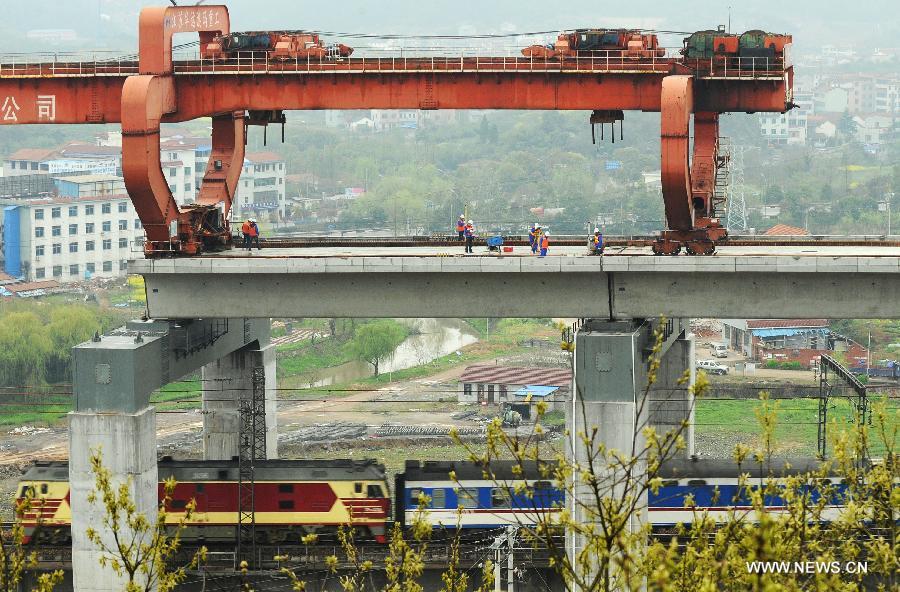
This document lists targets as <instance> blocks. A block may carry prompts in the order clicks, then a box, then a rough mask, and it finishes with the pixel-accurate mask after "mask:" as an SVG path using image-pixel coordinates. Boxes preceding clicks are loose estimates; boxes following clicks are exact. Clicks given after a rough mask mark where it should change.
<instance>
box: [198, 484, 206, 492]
mask: <svg viewBox="0 0 900 592" xmlns="http://www.w3.org/2000/svg"><path fill="white" fill-rule="evenodd" d="M196 488H197V493H203V492H204V490H205V489H206V485H205V484H204V483H197V485H196Z"/></svg>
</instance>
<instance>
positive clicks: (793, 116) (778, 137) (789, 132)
mask: <svg viewBox="0 0 900 592" xmlns="http://www.w3.org/2000/svg"><path fill="white" fill-rule="evenodd" d="M794 103H795V104H796V105H797V106H796V107H795V108H794V109H791V110H790V111H788V112H787V113H762V114H760V116H759V126H760V130H761V132H762V135H763V137H764V138H766V139H767V140H768V141H769V142H770V143H772V144H789V145H800V146H804V145H806V143H807V135H808V126H809V121H808V118H809V116H810V115H812V114H813V111H814V109H813V105H814V102H813V95H812V93H806V92H797V93H795V95H794Z"/></svg>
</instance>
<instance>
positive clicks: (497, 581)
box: [491, 526, 517, 592]
mask: <svg viewBox="0 0 900 592" xmlns="http://www.w3.org/2000/svg"><path fill="white" fill-rule="evenodd" d="M516 530H517V528H516V527H515V526H507V527H506V533H505V534H502V535H500V536H498V537H497V538H495V539H494V544H493V545H491V546H492V547H493V549H494V592H504V590H503V582H502V579H503V577H502V576H503V568H502V567H501V566H502V565H503V563H504V561H503V552H504V551H505V552H506V562H505V563H506V592H515V567H514V563H515V560H514V559H515V558H514V557H513V551H514V549H515V540H516Z"/></svg>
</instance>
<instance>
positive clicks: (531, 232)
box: [528, 224, 535, 253]
mask: <svg viewBox="0 0 900 592" xmlns="http://www.w3.org/2000/svg"><path fill="white" fill-rule="evenodd" d="M534 226H535V225H534V224H532V225H531V230H529V231H528V246H529V247H531V252H532V253H534Z"/></svg>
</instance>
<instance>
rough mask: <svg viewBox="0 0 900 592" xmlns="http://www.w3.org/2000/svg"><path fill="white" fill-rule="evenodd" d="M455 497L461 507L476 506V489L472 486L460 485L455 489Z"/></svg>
mask: <svg viewBox="0 0 900 592" xmlns="http://www.w3.org/2000/svg"><path fill="white" fill-rule="evenodd" d="M456 499H457V503H458V504H459V507H461V508H477V507H478V490H477V489H474V488H468V489H467V488H465V487H460V488H459V489H457V490H456Z"/></svg>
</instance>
